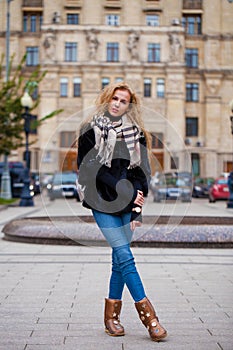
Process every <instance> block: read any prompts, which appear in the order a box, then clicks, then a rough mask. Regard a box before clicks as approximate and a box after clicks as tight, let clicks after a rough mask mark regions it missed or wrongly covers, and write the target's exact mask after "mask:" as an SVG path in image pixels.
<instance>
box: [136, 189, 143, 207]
mask: <svg viewBox="0 0 233 350" xmlns="http://www.w3.org/2000/svg"><path fill="white" fill-rule="evenodd" d="M134 204H137V205H140V207H142V206H143V204H144V196H143V192H142V191H139V190H138V192H137V197H136V199H135V201H134Z"/></svg>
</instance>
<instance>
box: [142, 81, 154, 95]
mask: <svg viewBox="0 0 233 350" xmlns="http://www.w3.org/2000/svg"><path fill="white" fill-rule="evenodd" d="M151 88H152V82H151V79H150V78H145V79H144V88H143V91H144V92H143V96H144V97H151Z"/></svg>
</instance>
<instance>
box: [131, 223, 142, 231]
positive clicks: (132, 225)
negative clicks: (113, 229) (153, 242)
mask: <svg viewBox="0 0 233 350" xmlns="http://www.w3.org/2000/svg"><path fill="white" fill-rule="evenodd" d="M140 226H142V223H141V222H140V221H135V220H133V221H131V222H130V229H131V231H134V230H135V228H136V227H140Z"/></svg>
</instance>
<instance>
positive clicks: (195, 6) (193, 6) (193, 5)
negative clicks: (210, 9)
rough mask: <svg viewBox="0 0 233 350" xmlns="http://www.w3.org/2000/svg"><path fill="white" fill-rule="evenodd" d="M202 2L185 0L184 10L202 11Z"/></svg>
mask: <svg viewBox="0 0 233 350" xmlns="http://www.w3.org/2000/svg"><path fill="white" fill-rule="evenodd" d="M201 9H202V0H183V10H201Z"/></svg>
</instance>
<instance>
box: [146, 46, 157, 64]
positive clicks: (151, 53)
mask: <svg viewBox="0 0 233 350" xmlns="http://www.w3.org/2000/svg"><path fill="white" fill-rule="evenodd" d="M148 62H160V44H148Z"/></svg>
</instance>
